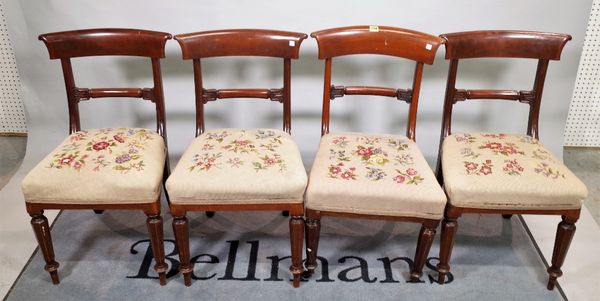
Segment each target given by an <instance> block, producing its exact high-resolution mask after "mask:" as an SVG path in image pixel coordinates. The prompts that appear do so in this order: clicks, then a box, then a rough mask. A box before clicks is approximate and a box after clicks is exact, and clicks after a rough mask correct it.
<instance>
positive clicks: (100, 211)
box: [94, 209, 104, 214]
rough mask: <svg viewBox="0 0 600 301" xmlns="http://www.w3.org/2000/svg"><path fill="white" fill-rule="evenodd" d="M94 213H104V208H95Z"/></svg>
mask: <svg viewBox="0 0 600 301" xmlns="http://www.w3.org/2000/svg"><path fill="white" fill-rule="evenodd" d="M94 213H96V214H102V213H104V210H99V209H94Z"/></svg>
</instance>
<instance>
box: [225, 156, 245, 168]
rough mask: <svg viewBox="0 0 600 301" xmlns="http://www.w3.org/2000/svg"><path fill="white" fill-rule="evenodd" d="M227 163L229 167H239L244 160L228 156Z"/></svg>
mask: <svg viewBox="0 0 600 301" xmlns="http://www.w3.org/2000/svg"><path fill="white" fill-rule="evenodd" d="M227 164H229V166H230V167H236V168H239V167H240V166H242V165H244V161H242V160H240V158H238V157H235V158H229V160H227Z"/></svg>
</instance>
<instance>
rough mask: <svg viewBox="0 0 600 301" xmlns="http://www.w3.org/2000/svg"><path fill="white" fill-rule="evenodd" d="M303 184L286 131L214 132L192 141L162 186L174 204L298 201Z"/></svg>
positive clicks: (297, 157)
mask: <svg viewBox="0 0 600 301" xmlns="http://www.w3.org/2000/svg"><path fill="white" fill-rule="evenodd" d="M306 182H307V176H306V171H305V170H304V166H303V164H302V159H301V158H300V152H299V150H298V147H297V146H296V143H295V142H294V141H293V140H292V137H291V136H290V135H289V134H288V133H286V132H283V131H280V130H275V129H215V130H209V131H206V132H204V133H203V134H202V135H200V136H198V137H196V138H195V139H194V141H193V142H192V144H191V145H190V146H189V147H188V149H187V150H186V151H185V153H184V154H183V156H182V157H181V159H180V160H179V164H177V167H176V168H175V170H174V171H173V173H172V174H171V176H170V177H169V179H168V180H167V184H166V187H167V191H169V196H170V198H171V202H172V203H174V204H253V203H260V204H265V203H281V202H286V203H302V201H303V197H304V190H305V188H306Z"/></svg>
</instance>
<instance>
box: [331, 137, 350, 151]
mask: <svg viewBox="0 0 600 301" xmlns="http://www.w3.org/2000/svg"><path fill="white" fill-rule="evenodd" d="M347 139H348V138H347V137H344V136H340V137H335V138H333V141H331V142H333V144H334V145H337V146H339V147H342V148H344V147H346V146H348V140H347Z"/></svg>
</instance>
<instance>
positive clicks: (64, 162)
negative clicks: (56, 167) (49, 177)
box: [60, 155, 75, 165]
mask: <svg viewBox="0 0 600 301" xmlns="http://www.w3.org/2000/svg"><path fill="white" fill-rule="evenodd" d="M73 160H75V156H73V155H68V156H66V157H62V158H60V164H61V165H69V164H71V162H73Z"/></svg>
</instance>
